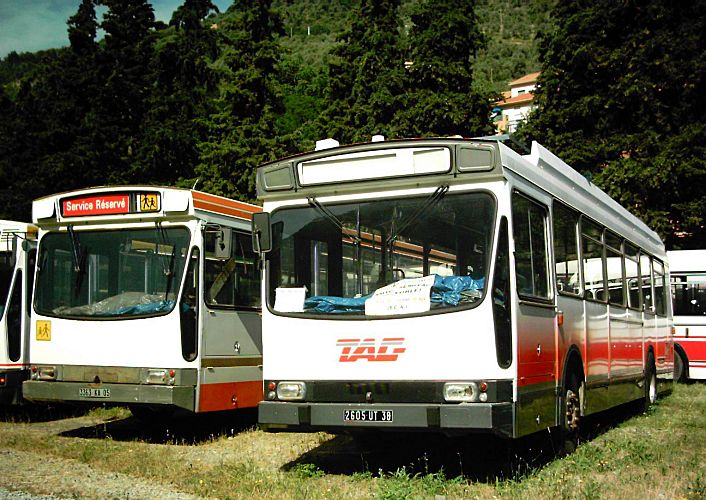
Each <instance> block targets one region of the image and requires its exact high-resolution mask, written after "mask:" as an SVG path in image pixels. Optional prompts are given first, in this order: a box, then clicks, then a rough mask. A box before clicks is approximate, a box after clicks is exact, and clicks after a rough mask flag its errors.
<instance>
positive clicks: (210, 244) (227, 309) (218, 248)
mask: <svg viewBox="0 0 706 500" xmlns="http://www.w3.org/2000/svg"><path fill="white" fill-rule="evenodd" d="M251 238H252V237H251V235H250V233H247V232H245V231H238V230H236V229H234V228H230V227H225V226H220V225H208V226H206V229H205V232H204V279H203V300H204V305H205V307H204V308H203V313H202V332H203V333H202V335H203V337H202V342H201V349H202V352H201V367H202V368H203V370H202V372H201V377H202V378H201V383H202V384H203V385H202V386H201V394H200V397H199V400H200V401H199V411H216V410H229V409H234V408H242V407H251V406H255V405H256V404H257V402H259V401H260V400H261V399H262V383H261V381H262V354H261V353H262V330H261V326H260V313H259V310H258V308H259V306H260V270H259V268H258V261H257V256H256V255H255V253H254V252H253V251H252V240H251ZM254 381H257V383H256V384H254V383H253V382H254Z"/></svg>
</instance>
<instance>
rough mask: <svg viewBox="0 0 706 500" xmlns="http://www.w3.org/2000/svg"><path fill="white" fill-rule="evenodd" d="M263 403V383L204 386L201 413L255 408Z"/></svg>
mask: <svg viewBox="0 0 706 500" xmlns="http://www.w3.org/2000/svg"><path fill="white" fill-rule="evenodd" d="M260 401H262V381H261V380H251V381H246V382H226V383H222V384H203V385H202V386H201V395H200V397H199V411H221V410H235V409H239V408H255V407H256V406H257V404H258V403H259V402H260Z"/></svg>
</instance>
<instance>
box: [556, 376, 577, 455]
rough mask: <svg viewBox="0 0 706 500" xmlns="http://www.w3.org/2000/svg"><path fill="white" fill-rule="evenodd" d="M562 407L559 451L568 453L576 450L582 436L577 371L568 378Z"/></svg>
mask: <svg viewBox="0 0 706 500" xmlns="http://www.w3.org/2000/svg"><path fill="white" fill-rule="evenodd" d="M561 408H562V415H561V425H560V427H559V429H560V433H559V437H560V442H559V445H560V448H559V451H560V453H561V454H564V455H568V454H570V453H573V452H574V451H575V450H576V447H577V446H578V444H579V438H580V436H581V378H580V377H579V375H578V374H577V373H576V371H572V372H570V373H569V375H568V377H567V378H566V382H565V384H564V395H563V397H562V400H561Z"/></svg>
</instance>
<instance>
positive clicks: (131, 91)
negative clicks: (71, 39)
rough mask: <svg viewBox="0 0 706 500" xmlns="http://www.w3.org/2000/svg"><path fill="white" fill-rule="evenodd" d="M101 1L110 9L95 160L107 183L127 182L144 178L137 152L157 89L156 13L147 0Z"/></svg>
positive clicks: (95, 120) (100, 60) (100, 65)
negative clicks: (153, 77)
mask: <svg viewBox="0 0 706 500" xmlns="http://www.w3.org/2000/svg"><path fill="white" fill-rule="evenodd" d="M101 1H102V3H103V4H104V5H105V6H106V7H108V11H107V12H106V13H105V14H104V16H103V22H102V23H101V28H102V29H103V30H104V31H105V41H104V44H103V45H102V46H101V49H100V53H99V54H98V56H97V69H98V73H99V84H100V85H99V87H98V92H97V95H96V97H95V108H94V112H93V115H92V116H91V122H90V124H89V126H90V128H91V130H92V132H93V136H92V137H91V138H90V142H91V145H92V147H93V148H94V151H95V154H94V160H93V161H92V163H93V168H95V169H97V170H98V171H100V172H101V174H102V177H103V180H104V182H107V183H111V184H124V183H127V182H135V181H136V180H139V179H141V178H142V176H141V174H140V172H139V170H138V169H137V168H136V165H137V163H136V153H137V149H138V147H139V145H140V142H141V139H142V137H141V127H142V123H143V119H144V117H145V114H146V112H147V108H148V102H149V96H150V91H151V88H152V81H151V80H150V75H151V74H152V72H151V71H150V63H151V62H152V58H153V54H154V37H153V35H154V30H153V28H154V25H155V21H154V12H153V9H152V6H151V5H150V4H149V3H148V2H147V1H146V0H101Z"/></svg>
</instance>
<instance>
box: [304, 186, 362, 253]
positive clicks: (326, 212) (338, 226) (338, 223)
mask: <svg viewBox="0 0 706 500" xmlns="http://www.w3.org/2000/svg"><path fill="white" fill-rule="evenodd" d="M306 201H308V202H309V205H310V206H312V207H314V208H315V209H316V210H318V211H319V213H320V214H321V215H323V216H324V217H325V218H326V220H327V221H329V222H330V223H331V224H333V225H334V226H335V227H336V229H338V230H339V231H341V235H343V236H345V237H346V238H350V239H351V240H353V242H354V243H355V244H356V245H359V244H360V242H361V241H362V239H361V238H360V236H358V235H356V234H349V233H348V232H346V231H345V227H343V222H341V220H340V219H339V218H338V217H336V215H335V214H334V213H333V212H331V210H329V209H328V208H326V207H325V206H323V205H322V204H321V203H319V200H317V199H316V198H314V197H313V196H312V197H310V198H307V199H306Z"/></svg>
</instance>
